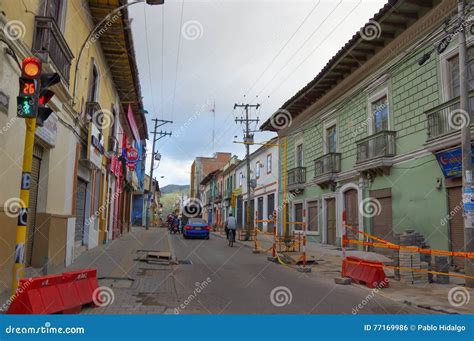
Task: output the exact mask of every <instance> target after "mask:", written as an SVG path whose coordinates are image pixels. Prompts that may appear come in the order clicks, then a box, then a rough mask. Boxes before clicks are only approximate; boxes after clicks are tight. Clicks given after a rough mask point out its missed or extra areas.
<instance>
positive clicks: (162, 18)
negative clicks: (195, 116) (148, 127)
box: [160, 6, 165, 119]
mask: <svg viewBox="0 0 474 341" xmlns="http://www.w3.org/2000/svg"><path fill="white" fill-rule="evenodd" d="M164 12H165V6H161V88H160V90H161V95H160V96H161V103H160V106H161V119H164V115H165V114H164V112H165V111H164V103H163V88H164V85H165V83H164V70H165V68H164V60H165V53H164V51H165V13H164Z"/></svg>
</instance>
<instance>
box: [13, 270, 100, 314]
mask: <svg viewBox="0 0 474 341" xmlns="http://www.w3.org/2000/svg"><path fill="white" fill-rule="evenodd" d="M98 287H99V284H98V282H97V270H96V269H86V270H80V271H72V272H65V273H62V274H58V275H48V276H41V277H35V278H23V279H21V280H20V283H19V287H18V289H17V292H16V294H15V297H14V298H13V301H12V303H11V304H10V307H9V308H8V311H7V314H56V313H64V314H70V313H78V312H80V310H81V308H82V306H83V305H85V304H90V303H92V302H93V293H94V291H95V290H96V289H97V288H98Z"/></svg>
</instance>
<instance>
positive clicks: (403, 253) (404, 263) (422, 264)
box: [395, 230, 431, 284]
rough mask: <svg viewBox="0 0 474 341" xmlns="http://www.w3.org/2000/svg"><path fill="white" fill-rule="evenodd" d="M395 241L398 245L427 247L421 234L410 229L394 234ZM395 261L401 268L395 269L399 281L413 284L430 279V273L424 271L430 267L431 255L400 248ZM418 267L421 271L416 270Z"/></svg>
mask: <svg viewBox="0 0 474 341" xmlns="http://www.w3.org/2000/svg"><path fill="white" fill-rule="evenodd" d="M395 243H396V244H398V245H400V246H415V247H420V248H429V245H427V244H426V243H425V238H424V237H423V235H421V234H420V233H418V232H414V231H411V230H409V231H405V232H404V233H402V234H398V235H395ZM395 263H396V264H398V266H399V267H400V268H402V269H401V270H395V278H396V279H398V280H400V281H401V282H405V283H411V284H415V283H427V282H428V281H431V275H430V274H428V273H427V272H425V271H428V270H429V268H430V265H431V255H429V254H423V253H422V254H420V253H419V252H414V251H411V250H406V249H401V250H399V252H398V253H397V254H396V256H395ZM411 269H414V270H415V271H412V270H411ZM420 269H421V270H422V271H423V272H420V271H416V270H420Z"/></svg>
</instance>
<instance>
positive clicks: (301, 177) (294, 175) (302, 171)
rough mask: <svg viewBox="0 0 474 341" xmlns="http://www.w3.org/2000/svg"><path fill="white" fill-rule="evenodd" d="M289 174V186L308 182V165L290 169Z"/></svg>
mask: <svg viewBox="0 0 474 341" xmlns="http://www.w3.org/2000/svg"><path fill="white" fill-rule="evenodd" d="M287 175H288V179H287V182H288V186H293V185H301V184H304V183H305V182H306V167H296V168H293V169H290V170H289V171H288V173H287Z"/></svg>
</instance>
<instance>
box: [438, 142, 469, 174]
mask: <svg viewBox="0 0 474 341" xmlns="http://www.w3.org/2000/svg"><path fill="white" fill-rule="evenodd" d="M471 150H473V149H472V146H471ZM472 155H473V156H474V151H472ZM436 160H438V164H439V166H440V168H441V171H442V172H443V175H444V177H445V178H457V177H460V176H461V172H462V152H461V147H457V148H453V149H448V150H443V151H442V152H438V153H436ZM473 163H474V158H473Z"/></svg>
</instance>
